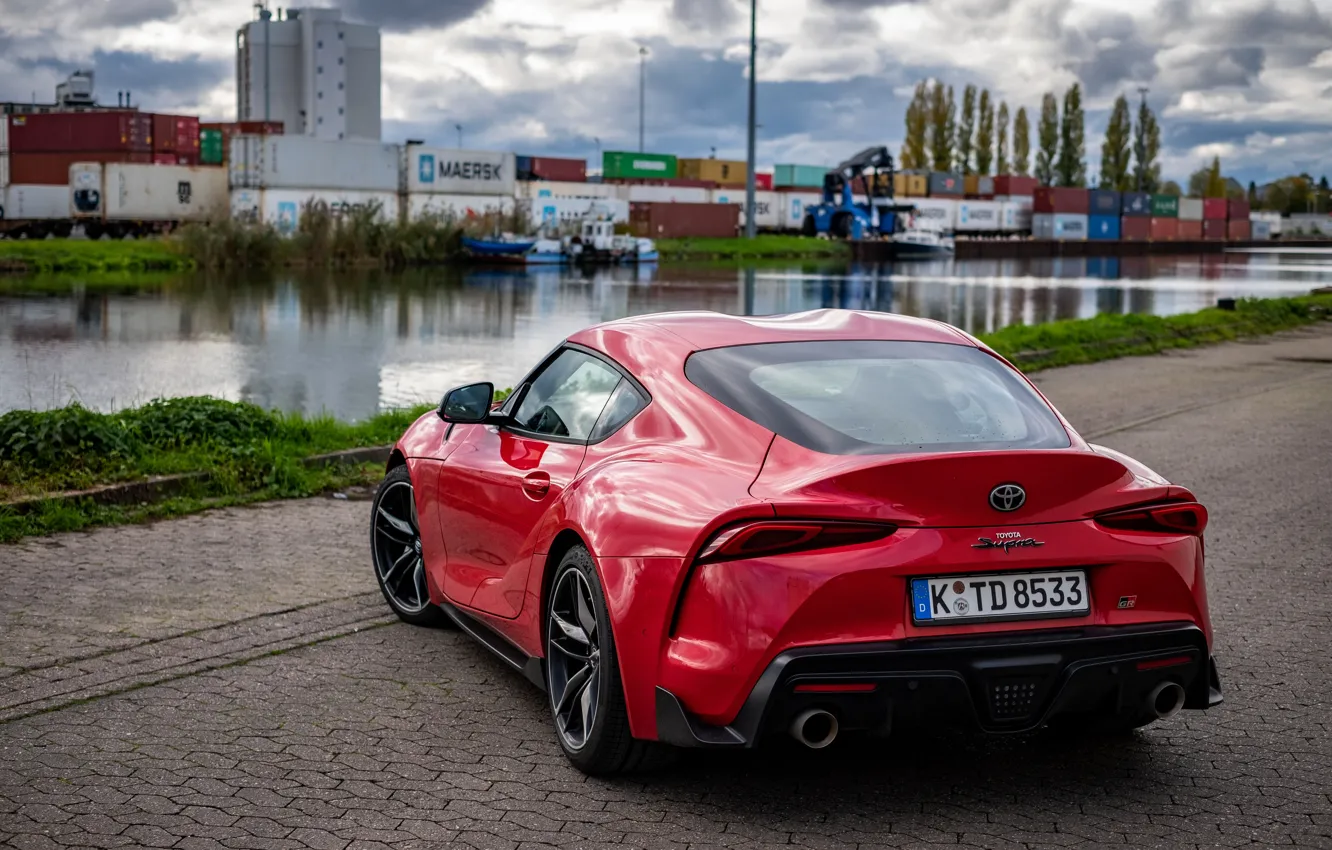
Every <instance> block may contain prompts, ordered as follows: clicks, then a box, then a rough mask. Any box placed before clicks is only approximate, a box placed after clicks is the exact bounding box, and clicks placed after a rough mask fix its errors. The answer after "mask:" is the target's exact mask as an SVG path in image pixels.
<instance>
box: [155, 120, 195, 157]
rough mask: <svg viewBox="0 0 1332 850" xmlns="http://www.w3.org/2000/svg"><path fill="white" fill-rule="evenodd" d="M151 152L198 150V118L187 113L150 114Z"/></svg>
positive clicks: (188, 151)
mask: <svg viewBox="0 0 1332 850" xmlns="http://www.w3.org/2000/svg"><path fill="white" fill-rule="evenodd" d="M152 121H153V152H154V153H157V152H162V151H177V152H180V153H192V152H197V151H198V150H199V119H198V118H195V117H193V116H187V115H160V114H155V115H152Z"/></svg>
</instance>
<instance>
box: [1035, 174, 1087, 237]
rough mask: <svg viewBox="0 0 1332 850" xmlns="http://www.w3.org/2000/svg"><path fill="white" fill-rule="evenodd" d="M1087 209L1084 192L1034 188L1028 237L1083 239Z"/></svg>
mask: <svg viewBox="0 0 1332 850" xmlns="http://www.w3.org/2000/svg"><path fill="white" fill-rule="evenodd" d="M1090 209H1091V193H1090V192H1088V191H1087V190H1086V189H1075V188H1071V187H1062V186H1038V187H1037V188H1036V189H1035V191H1034V192H1033V194H1032V217H1031V233H1032V235H1033V236H1035V237H1036V238H1037V239H1060V240H1068V241H1077V240H1083V239H1086V238H1087V231H1088V224H1089V222H1088V217H1089V211H1090Z"/></svg>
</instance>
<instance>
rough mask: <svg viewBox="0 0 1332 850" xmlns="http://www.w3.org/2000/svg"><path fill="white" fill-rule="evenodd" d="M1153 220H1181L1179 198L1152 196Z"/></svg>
mask: <svg viewBox="0 0 1332 850" xmlns="http://www.w3.org/2000/svg"><path fill="white" fill-rule="evenodd" d="M1152 218H1179V196H1178V195H1152Z"/></svg>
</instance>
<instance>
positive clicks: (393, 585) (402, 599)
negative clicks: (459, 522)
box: [370, 466, 450, 626]
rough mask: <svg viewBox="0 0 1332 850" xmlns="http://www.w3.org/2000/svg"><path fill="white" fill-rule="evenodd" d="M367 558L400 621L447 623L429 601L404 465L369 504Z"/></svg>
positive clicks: (413, 502)
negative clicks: (368, 556) (370, 561)
mask: <svg viewBox="0 0 1332 850" xmlns="http://www.w3.org/2000/svg"><path fill="white" fill-rule="evenodd" d="M413 556H414V557H413ZM370 557H371V560H372V562H373V565H374V570H375V583H376V584H378V585H379V592H380V593H382V594H384V601H385V602H387V603H388V604H389V607H390V608H392V609H393V613H395V614H397V615H398V619H399V620H402V621H403V622H404V623H410V624H411V625H413V626H443V625H447V624H448V623H449V622H450V620H449V618H448V615H447V614H445V613H444V612H443V611H442V610H440V609H439V607H438V606H437V605H434V604H432V603H431V602H430V596H429V592H428V590H427V587H426V579H425V560H424V558H423V557H422V554H421V530H420V525H419V523H418V521H417V517H416V498H415V493H414V491H413V490H412V476H411V473H410V472H409V471H408V470H407V467H406V466H397V467H394V468H393V469H391V470H389V473H388V475H385V476H384V481H383V483H381V484H380V485H379V490H378V491H377V492H376V493H375V498H374V501H373V502H371V505H370Z"/></svg>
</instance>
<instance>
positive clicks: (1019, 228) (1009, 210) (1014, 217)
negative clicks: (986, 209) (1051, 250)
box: [999, 198, 1031, 233]
mask: <svg viewBox="0 0 1332 850" xmlns="http://www.w3.org/2000/svg"><path fill="white" fill-rule="evenodd" d="M1026 200H1027V202H1026V203H1025V204H1023V203H1020V202H1018V203H1014V202H1013V201H1004V202H1003V203H1002V204H1001V205H1000V213H999V229H1000V230H1005V231H1008V232H1010V233H1014V232H1025V231H1028V230H1031V198H1027V199H1026Z"/></svg>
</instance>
